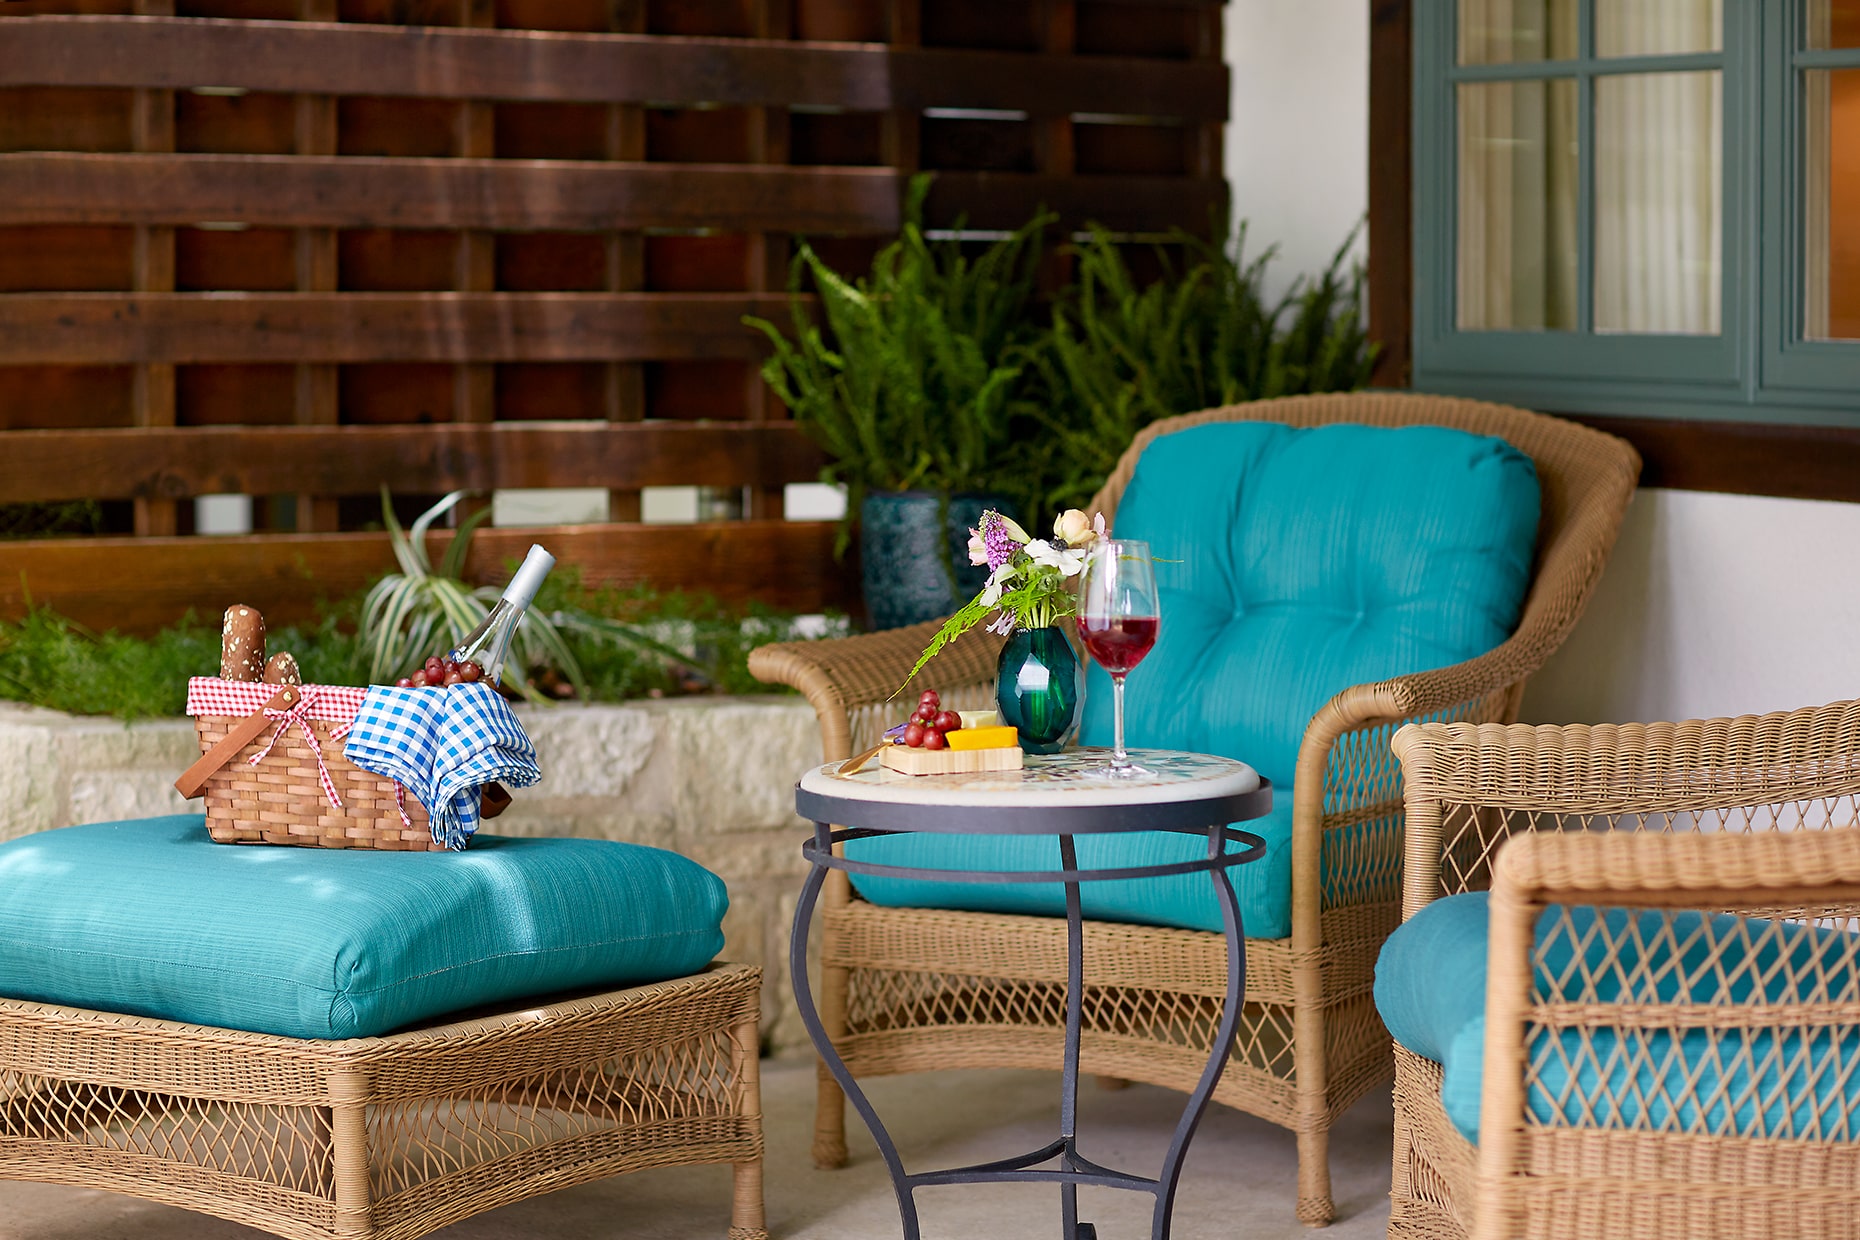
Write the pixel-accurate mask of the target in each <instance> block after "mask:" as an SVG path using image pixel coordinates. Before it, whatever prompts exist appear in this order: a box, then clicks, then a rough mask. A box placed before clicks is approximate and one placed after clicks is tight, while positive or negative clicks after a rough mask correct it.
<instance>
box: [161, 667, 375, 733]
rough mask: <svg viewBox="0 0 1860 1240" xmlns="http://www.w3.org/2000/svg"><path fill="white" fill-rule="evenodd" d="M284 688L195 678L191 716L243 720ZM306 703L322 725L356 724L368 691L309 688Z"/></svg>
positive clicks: (190, 686)
mask: <svg viewBox="0 0 1860 1240" xmlns="http://www.w3.org/2000/svg"><path fill="white" fill-rule="evenodd" d="M283 687H284V686H282V685H268V684H264V683H262V682H260V681H256V680H221V679H220V678H219V677H218V676H195V677H194V678H193V679H191V680H189V681H188V682H187V713H188V714H189V715H193V716H199V715H231V716H233V717H235V718H239V719H243V718H244V717H245V716H247V715H249V714H251V713H252V712H253V711H255V710H257V709H258V708H259V707H261V706H263V705H264V704H265V703H266V702H269V701H270V700H271V699H272V697H273V695H275V694H276V693H277V691H278V690H279V689H281V688H283ZM303 690H304V701H305V702H306V703H307V704H308V705H309V707H310V709H309V711H308V714H309V717H310V718H312V719H315V720H317V721H319V722H321V723H353V722H355V714H356V712H357V711H359V710H361V709H362V699H363V698H365V697H367V696H368V690H367V689H358V688H355V687H354V686H352V685H305V686H304V687H303Z"/></svg>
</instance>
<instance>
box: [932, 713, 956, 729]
mask: <svg viewBox="0 0 1860 1240" xmlns="http://www.w3.org/2000/svg"><path fill="white" fill-rule="evenodd" d="M930 726H931V727H933V728H935V729H936V730H937V731H939V732H954V731H956V730H957V729H958V728H960V727H961V726H962V716H961V715H958V714H957V713H956V712H955V711H953V710H945V711H939V712H938V713H937V716H936V718H934V719H932V720H931V721H930Z"/></svg>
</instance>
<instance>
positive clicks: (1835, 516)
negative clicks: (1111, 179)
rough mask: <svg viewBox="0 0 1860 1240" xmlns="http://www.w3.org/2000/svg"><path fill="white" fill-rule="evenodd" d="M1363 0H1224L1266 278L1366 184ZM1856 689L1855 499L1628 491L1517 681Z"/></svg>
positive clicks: (1241, 202) (1284, 274) (1242, 185)
mask: <svg viewBox="0 0 1860 1240" xmlns="http://www.w3.org/2000/svg"><path fill="white" fill-rule="evenodd" d="M1368 8H1369V6H1368V5H1367V4H1366V3H1364V0H1236V2H1235V3H1232V4H1230V5H1228V7H1227V10H1226V13H1227V16H1226V23H1227V25H1226V43H1227V59H1228V63H1229V64H1231V65H1232V66H1233V81H1234V95H1233V114H1232V119H1231V120H1230V122H1229V125H1228V130H1227V168H1228V176H1229V178H1230V180H1231V182H1232V185H1233V196H1234V211H1235V214H1236V216H1238V217H1240V218H1244V219H1248V220H1250V221H1251V222H1252V228H1251V237H1252V239H1253V241H1254V243H1256V244H1258V243H1264V242H1267V241H1274V240H1276V241H1277V242H1279V244H1280V247H1281V252H1282V255H1283V260H1282V261H1281V262H1280V263H1278V264H1277V271H1276V274H1275V278H1276V280H1277V281H1278V283H1279V286H1280V287H1283V285H1284V283H1286V282H1288V281H1289V280H1290V279H1291V278H1292V276H1294V275H1295V274H1297V273H1299V272H1304V271H1310V270H1314V269H1316V268H1317V267H1319V266H1321V265H1322V264H1323V263H1324V262H1325V261H1327V260H1328V259H1329V257H1330V254H1331V252H1332V251H1333V250H1334V249H1335V248H1336V245H1337V243H1338V241H1339V239H1340V238H1342V236H1343V235H1344V233H1345V232H1346V231H1347V230H1348V229H1349V227H1350V226H1351V224H1352V223H1354V222H1355V221H1356V220H1357V219H1358V218H1360V217H1361V215H1362V214H1363V212H1364V211H1365V210H1366V209H1367V202H1368V192H1367V191H1368V170H1367V166H1368V144H1369V125H1368V114H1369V103H1368V81H1369V72H1368V46H1369V43H1368V40H1369V15H1368ZM1852 696H1860V505H1853V504H1831V503H1814V502H1808V501H1801V500H1783V499H1770V498H1764V497H1756V496H1745V495H1718V494H1709V493H1701V492H1690V491H1657V490H1656V491H1642V492H1641V493H1640V495H1639V496H1638V498H1637V499H1636V500H1635V503H1634V506H1633V508H1632V510H1631V511H1630V512H1629V514H1628V519H1627V524H1626V527H1625V528H1624V530H1623V533H1622V538H1621V543H1620V545H1619V547H1618V548H1617V549H1616V551H1615V555H1614V559H1613V561H1612V562H1611V563H1610V565H1609V568H1608V571H1607V574H1606V575H1605V577H1604V578H1603V581H1602V585H1601V589H1600V591H1599V593H1598V595H1597V597H1596V599H1595V601H1594V603H1593V605H1592V606H1591V608H1590V610H1589V613H1588V615H1587V616H1586V617H1585V618H1584V620H1583V622H1582V624H1581V626H1580V627H1579V628H1578V630H1577V632H1576V634H1575V635H1574V637H1573V638H1572V639H1571V641H1570V642H1569V644H1568V645H1567V646H1566V647H1565V648H1564V649H1563V650H1562V651H1561V652H1560V653H1559V654H1558V655H1557V657H1556V658H1555V659H1554V660H1553V661H1552V662H1551V664H1550V665H1549V666H1548V667H1547V668H1545V669H1544V671H1543V673H1542V674H1541V675H1539V676H1538V677H1537V678H1536V679H1535V680H1534V681H1533V682H1532V685H1531V688H1530V691H1529V692H1528V693H1527V694H1526V696H1525V701H1524V718H1525V719H1526V720H1528V721H1532V722H1626V721H1630V720H1635V719H1673V718H1688V717H1699V716H1706V715H1722V714H1741V713H1745V712H1760V711H1765V710H1778V709H1786V708H1789V707H1794V706H1806V705H1813V704H1819V703H1822V702H1828V701H1834V700H1836V699H1839V698H1843V697H1852Z"/></svg>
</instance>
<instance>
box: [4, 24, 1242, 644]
mask: <svg viewBox="0 0 1860 1240" xmlns="http://www.w3.org/2000/svg"><path fill="white" fill-rule="evenodd" d="M1220 26H1221V9H1220V0H65V2H63V3H52V2H50V0H30V2H28V3H9V4H6V5H5V6H4V7H0V503H28V502H55V501H63V500H71V499H94V500H97V501H100V502H101V503H102V505H103V510H104V512H105V515H106V522H107V524H108V529H109V531H110V532H109V533H108V534H107V535H106V536H102V537H87V538H76V539H73V538H61V539H53V538H41V539H35V540H24V541H8V542H0V614H4V615H14V614H18V613H19V611H20V610H21V609H22V607H23V606H24V604H25V601H26V599H27V598H28V597H30V598H31V599H32V600H33V601H37V602H44V603H50V604H52V605H54V606H56V607H58V608H59V609H60V610H62V611H64V612H66V613H67V614H70V615H72V616H74V617H75V618H77V619H79V620H81V621H83V622H85V623H88V624H91V625H95V626H100V627H102V626H107V627H116V628H122V629H128V630H147V629H150V628H154V627H157V626H159V625H161V624H164V623H168V622H171V621H172V620H174V619H175V618H176V617H177V616H178V615H179V614H180V613H181V612H182V611H183V610H185V609H187V608H189V607H193V608H195V609H197V610H199V611H201V612H203V613H206V614H211V613H212V612H213V611H214V610H216V609H217V607H218V606H220V605H222V604H223V603H225V602H226V601H229V600H231V599H232V598H233V597H235V596H237V597H239V598H241V599H245V600H247V601H251V602H254V603H256V604H258V605H260V606H261V607H264V608H265V609H266V610H267V611H269V612H271V613H273V614H274V617H275V618H278V619H287V618H297V617H302V616H303V615H305V614H307V613H308V611H309V610H310V608H311V606H312V604H313V603H314V601H315V600H316V598H318V597H319V596H334V595H338V594H342V593H346V592H347V591H349V590H352V589H354V588H356V587H358V586H360V585H361V584H362V583H364V582H365V581H366V580H367V579H368V578H369V577H370V576H372V575H374V574H376V573H379V572H382V571H385V570H387V569H388V568H389V567H391V559H390V557H389V555H388V553H387V548H386V545H385V537H384V535H382V534H381V533H379V532H378V531H375V532H370V531H369V530H368V529H367V528H366V527H367V525H368V524H369V522H370V521H371V519H378V516H379V501H378V489H379V488H380V487H381V486H382V485H383V484H386V485H388V486H389V487H391V488H392V489H393V490H394V491H395V493H396V495H397V496H400V497H404V498H405V499H406V500H407V501H408V502H410V503H415V502H419V501H420V500H421V499H422V498H423V497H430V496H433V495H437V494H441V493H443V492H445V491H447V490H451V489H453V488H456V487H470V488H474V489H481V490H484V491H487V492H489V491H491V490H494V489H497V488H511V487H570V486H573V487H596V488H605V489H606V490H607V492H608V494H609V498H610V517H611V519H610V521H609V522H608V523H606V524H601V525H589V526H573V527H560V528H556V529H552V530H549V531H547V532H546V534H538V532H537V531H535V530H524V529H512V530H491V529H487V530H485V531H483V532H482V533H481V534H480V536H479V540H478V542H477V544H476V546H475V550H474V553H473V556H472V560H471V564H470V571H471V572H472V573H473V574H474V575H476V576H479V577H482V578H484V579H487V580H488V579H494V578H496V577H497V576H498V575H500V574H501V572H502V565H503V562H504V561H505V560H506V559H508V558H513V557H515V556H518V555H520V554H521V552H522V549H523V547H524V546H525V545H526V544H527V543H528V542H529V541H531V540H532V539H534V538H538V537H541V538H543V539H544V540H545V541H547V542H548V543H549V544H550V546H551V547H552V549H554V550H555V551H556V552H557V553H558V555H560V556H562V557H563V559H564V560H565V562H569V563H574V564H577V565H579V566H580V567H581V569H582V571H583V573H584V575H585V576H586V577H587V578H588V579H590V580H593V581H611V582H632V581H638V580H650V581H652V582H654V583H655V584H658V585H661V586H668V587H684V588H692V589H701V590H708V591H711V592H713V593H716V594H718V595H720V596H724V597H734V598H744V597H754V598H759V599H763V600H766V601H769V602H772V603H775V604H778V605H783V606H789V607H796V608H803V609H813V608H818V607H822V606H839V607H847V606H851V605H852V604H853V602H854V600H855V597H856V592H855V591H854V590H853V589H852V587H851V583H850V581H849V578H850V576H851V572H850V566H842V565H837V564H835V563H834V562H833V560H832V559H831V557H830V555H829V549H830V546H831V541H832V530H831V528H830V527H829V526H827V525H825V524H823V523H819V522H808V521H788V520H784V519H783V513H782V504H781V497H782V488H783V487H784V485H785V484H788V483H791V482H800V481H807V480H811V479H812V478H813V477H814V476H816V474H817V472H818V470H819V466H820V457H819V454H818V452H817V451H816V450H815V449H814V448H813V447H812V446H811V445H810V444H809V443H807V442H806V440H805V439H804V438H802V437H801V436H800V435H799V434H798V433H797V432H796V431H795V430H794V429H793V427H792V426H791V425H790V424H788V423H787V421H786V412H785V410H783V409H782V408H781V407H780V405H779V403H777V402H775V401H774V400H773V399H772V398H771V397H770V396H769V394H768V393H767V392H766V390H765V389H764V387H763V385H762V384H761V383H760V380H759V378H758V377H757V376H756V373H755V367H756V363H757V361H758V359H759V358H760V357H761V356H762V346H761V344H760V343H759V340H758V338H757V337H756V336H755V335H754V334H753V333H751V332H749V331H748V330H747V329H745V328H744V327H743V326H742V323H741V319H742V317H743V316H744V315H745V314H758V315H763V316H767V317H774V318H777V319H780V318H782V317H784V316H785V307H786V299H785V296H784V294H783V289H784V287H785V280H786V271H787V264H788V261H789V259H790V256H791V253H792V246H791V240H790V239H791V238H792V237H793V236H794V235H796V234H804V235H807V236H808V237H810V238H811V239H813V240H814V241H815V243H816V244H817V246H819V248H820V249H821V250H822V252H823V254H825V255H827V256H828V257H829V259H830V261H834V262H836V263H839V264H842V265H844V266H845V267H847V268H848V269H851V270H856V269H858V268H860V267H862V266H863V264H864V263H865V262H866V261H867V260H868V259H869V257H870V255H871V253H872V251H873V249H874V248H875V247H876V246H878V245H879V244H882V241H883V239H884V238H885V236H886V235H887V234H890V233H893V232H895V231H896V228H897V226H898V210H899V201H900V194H901V189H902V185H903V181H904V178H905V177H906V176H908V175H909V174H910V173H911V172H913V171H915V170H918V169H932V170H935V171H936V172H937V173H938V174H939V175H938V179H937V181H936V184H935V187H934V189H933V191H932V194H931V198H930V202H929V205H928V208H927V209H928V211H929V213H930V217H931V223H932V224H933V225H938V226H947V225H949V224H950V223H951V222H952V221H953V220H954V219H955V218H956V217H958V216H963V217H965V218H966V219H967V221H968V226H969V227H970V228H974V229H995V228H1003V227H1012V226H1015V225H1017V224H1019V223H1020V222H1022V221H1023V220H1024V219H1026V218H1027V217H1028V216H1029V215H1030V214H1031V213H1032V212H1033V211H1034V210H1036V209H1037V208H1038V207H1040V206H1043V205H1044V206H1047V207H1050V208H1052V209H1054V210H1057V211H1058V212H1060V213H1061V215H1062V217H1064V218H1065V219H1066V220H1067V221H1069V222H1071V223H1074V224H1077V223H1082V222H1084V221H1085V220H1087V219H1090V220H1096V221H1099V222H1102V223H1104V224H1107V225H1109V226H1110V227H1112V228H1116V229H1120V230H1123V231H1127V232H1131V233H1156V232H1161V231H1164V230H1166V229H1168V228H1170V227H1174V226H1182V227H1186V228H1190V229H1197V230H1199V229H1203V228H1205V227H1206V225H1207V224H1208V222H1209V220H1210V218H1211V215H1212V212H1213V211H1215V210H1216V209H1217V208H1218V206H1219V205H1220V204H1221V202H1222V201H1223V199H1224V194H1225V188H1224V182H1223V180H1222V174H1221V163H1220V130H1221V125H1222V123H1223V122H1224V120H1225V119H1226V114H1227V103H1228V80H1227V70H1226V67H1225V65H1224V64H1223V63H1222V61H1221V43H1220ZM692 485H695V486H704V487H717V488H728V489H730V490H731V491H732V492H735V493H740V494H743V495H745V496H746V503H745V505H744V518H743V519H742V520H729V521H710V522H706V523H703V524H699V525H659V524H652V525H648V524H641V523H640V521H639V517H640V491H641V488H645V487H659V486H692ZM222 493H241V494H248V495H252V496H254V497H255V503H254V510H255V527H256V532H255V533H254V534H252V535H249V536H240V537H207V536H200V535H196V534H194V533H193V531H192V526H193V512H192V504H191V500H192V499H193V497H195V496H198V495H207V494H222Z"/></svg>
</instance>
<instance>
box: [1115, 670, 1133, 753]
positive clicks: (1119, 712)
mask: <svg viewBox="0 0 1860 1240" xmlns="http://www.w3.org/2000/svg"><path fill="white" fill-rule="evenodd" d="M1111 702H1112V706H1111V717H1112V719H1113V720H1114V723H1113V725H1112V745H1111V769H1112V770H1114V771H1121V770H1123V769H1124V768H1125V767H1127V766H1129V765H1130V755H1129V754H1127V753H1125V752H1124V678H1123V677H1122V676H1113V677H1111Z"/></svg>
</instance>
